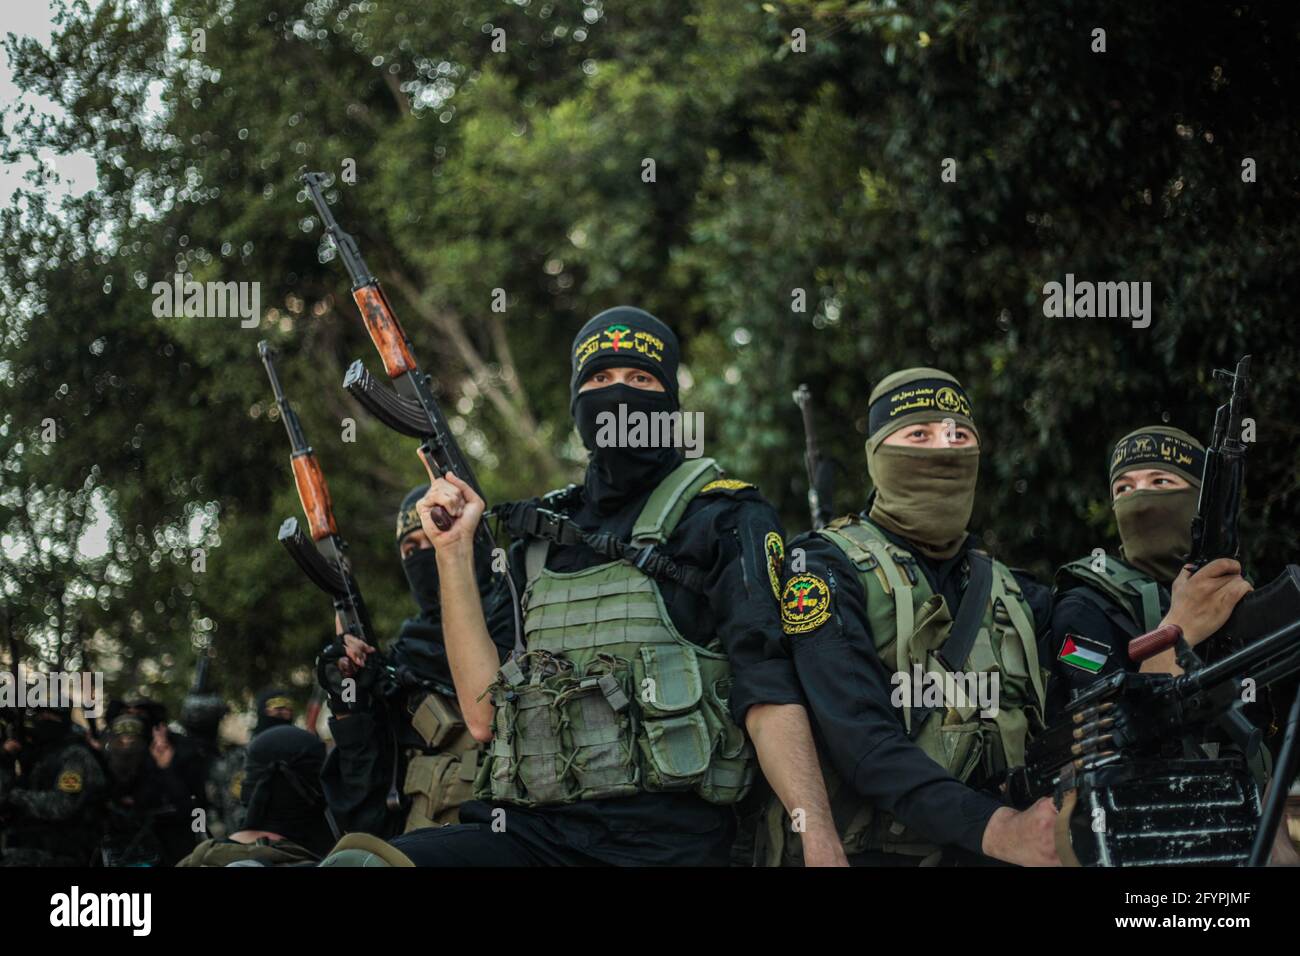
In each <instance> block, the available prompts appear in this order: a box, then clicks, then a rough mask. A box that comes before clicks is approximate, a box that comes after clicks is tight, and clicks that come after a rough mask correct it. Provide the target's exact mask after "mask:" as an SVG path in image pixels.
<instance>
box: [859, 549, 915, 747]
mask: <svg viewBox="0 0 1300 956" xmlns="http://www.w3.org/2000/svg"><path fill="white" fill-rule="evenodd" d="M862 543H863V544H864V545H865V546H866V548H867V550H868V551H870V552H871V556H872V557H874V558H875V559H876V562H877V563H878V564H879V565H880V568H881V570H883V571H884V572H885V580H886V581H888V582H889V591H890V593H891V594H892V595H893V598H894V634H895V640H896V641H897V647H895V648H894V650H895V656H894V659H895V661H896V669H897V671H898V673H900V674H903V675H907V674H909V673H910V672H911V667H910V666H909V665H910V663H911V662H910V660H909V659H908V656H907V652H908V645H910V644H911V642H912V629H913V627H915V625H916V620H915V614H914V611H915V609H914V608H913V607H912V585H911V584H909V583H908V582H907V580H906V579H905V578H904V577H903V575H902V573H901V572H900V571H899V570H898V565H897V564H896V563H895V562H894V556H893V555H892V554H890V553H889V549H888V548H886V547H885V542H883V541H881V540H880V539H879V538H877V537H876V536H875V535H871V534H868V535H867V536H866V537H865V538H864V539H863V541H862ZM903 726H904V727H906V728H907V730H908V732H909V733H910V732H911V730H912V708H911V707H904V708H903Z"/></svg>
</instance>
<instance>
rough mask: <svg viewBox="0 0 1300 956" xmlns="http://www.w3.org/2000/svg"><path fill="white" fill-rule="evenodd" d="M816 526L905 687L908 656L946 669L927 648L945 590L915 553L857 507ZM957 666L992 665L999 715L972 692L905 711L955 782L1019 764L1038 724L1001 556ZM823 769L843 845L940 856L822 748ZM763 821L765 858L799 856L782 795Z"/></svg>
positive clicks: (1021, 624) (1014, 588)
mask: <svg viewBox="0 0 1300 956" xmlns="http://www.w3.org/2000/svg"><path fill="white" fill-rule="evenodd" d="M816 533H817V534H820V535H821V536H822V537H824V538H826V539H827V540H829V541H831V542H833V543H834V544H836V545H837V546H838V547H839V548H840V549H841V550H842V551H843V552H844V553H845V554H846V555H847V556H848V557H849V560H851V561H852V562H853V564H854V566H855V567H856V568H857V569H858V574H859V578H860V580H861V582H862V588H863V591H864V593H865V595H866V608H867V618H868V622H869V624H870V626H871V634H872V638H873V639H874V641H875V647H876V653H877V654H878V655H879V657H880V660H881V661H882V662H883V663H884V665H885V666H886V668H888V669H890V670H892V671H894V672H895V673H901V674H903V675H905V677H906V678H907V680H908V683H909V686H910V685H911V678H912V674H913V666H914V665H917V664H919V665H921V666H922V667H923V668H924V671H925V672H926V673H927V674H932V673H938V674H943V673H945V672H946V668H944V666H943V664H942V663H941V662H940V661H939V660H938V659H937V658H936V657H935V656H934V654H935V651H937V650H939V649H940V648H942V647H943V646H944V643H945V641H947V639H948V636H949V633H950V632H951V630H952V624H953V617H952V615H951V614H950V613H949V610H948V608H947V606H946V602H945V601H944V598H943V596H942V595H938V594H934V593H933V591H932V590H931V589H930V585H929V582H928V581H927V580H926V578H925V575H924V574H923V573H922V572H921V570H920V568H919V567H917V565H916V559H915V558H914V557H913V556H912V555H911V554H910V553H909V552H907V551H905V550H903V549H902V548H900V547H898V546H897V545H895V544H894V543H893V542H892V541H890V540H889V539H888V538H886V537H885V535H884V533H883V532H881V531H880V529H879V528H877V527H876V526H875V525H874V524H873V523H872V522H870V521H869V520H867V519H865V518H862V517H860V516H858V515H850V516H848V517H845V518H840V519H838V520H836V521H833V522H831V523H830V524H829V525H827V526H826V527H825V528H824V529H822V530H821V531H818V532H816ZM957 667H958V668H960V669H961V670H962V671H963V672H964V673H966V674H989V673H995V672H996V673H997V674H998V695H997V698H996V704H997V707H998V713H997V715H996V716H994V717H984V716H981V714H980V712H979V706H978V701H977V700H974V699H972V700H970V702H969V704H964V705H963V706H961V707H956V706H948V707H947V709H946V712H945V711H944V710H942V709H941V710H940V711H939V712H937V713H934V714H931V715H930V717H929V718H928V719H927V720H925V722H924V724H922V725H921V728H920V730H919V733H917V732H914V731H913V728H912V721H913V719H914V717H915V714H914V713H913V709H914V708H915V707H917V706H919V705H920V703H921V702H919V701H917V702H914V704H913V708H905V709H904V710H903V722H904V726H905V727H906V728H907V729H908V732H909V734H910V735H911V736H912V739H913V741H914V742H915V743H916V745H917V746H918V747H920V748H921V749H922V750H923V751H924V752H925V753H926V755H927V756H929V757H930V758H931V759H932V760H934V761H935V762H936V763H938V764H939V765H940V766H942V767H943V768H944V769H945V770H947V771H948V772H949V773H950V774H952V776H953V777H955V778H956V779H958V780H960V781H962V782H970V781H980V780H986V779H990V778H991V777H993V776H994V775H996V774H998V773H1001V772H1002V771H1004V770H1005V769H1006V768H1008V767H1013V766H1017V765H1019V764H1023V763H1024V759H1025V741H1026V739H1027V737H1028V735H1029V733H1030V732H1031V730H1032V731H1037V730H1039V729H1041V727H1042V715H1043V713H1044V695H1043V679H1042V673H1041V671H1040V670H1039V666H1038V647H1037V644H1036V642H1035V634H1034V625H1033V616H1032V612H1031V611H1030V608H1029V605H1028V604H1027V602H1026V601H1025V598H1024V595H1023V594H1022V593H1021V590H1020V585H1019V584H1018V583H1017V582H1016V579H1015V577H1014V576H1013V575H1012V574H1011V572H1010V570H1008V569H1007V567H1006V566H1005V565H1003V564H1002V563H1001V562H999V561H993V583H992V590H991V593H990V596H989V602H988V606H987V608H986V609H985V611H984V616H983V619H982V620H981V622H980V626H979V631H978V634H977V637H976V639H975V643H974V645H973V646H972V648H971V651H970V655H969V657H967V659H966V660H965V661H963V662H961V663H960V664H957ZM945 703H947V702H946V701H945ZM822 772H823V774H824V776H825V778H826V790H827V796H828V797H829V799H830V803H831V812H832V816H833V817H834V819H835V823H836V827H837V829H838V830H839V833H840V838H841V840H842V841H843V843H844V851H845V853H847V854H855V853H862V852H865V851H868V850H871V851H882V852H886V853H902V854H907V855H910V856H921V857H931V858H934V859H937V858H938V850H939V848H938V847H936V846H934V845H933V844H930V843H927V842H926V841H925V839H924V837H922V836H921V835H920V834H918V833H915V832H914V831H912V830H909V829H907V828H906V827H905V826H904V825H903V824H902V822H901V821H899V820H897V819H895V818H894V817H893V816H892V815H890V814H888V813H885V812H884V811H877V810H875V809H874V808H873V807H872V806H871V805H870V804H868V803H866V802H864V801H863V800H862V798H861V797H859V796H857V795H856V793H854V792H853V789H852V787H851V785H849V784H847V783H845V782H844V781H843V780H842V779H841V778H840V777H839V775H838V774H837V773H836V772H835V770H834V768H833V767H831V764H830V761H829V760H827V759H826V758H825V757H824V756H823V758H822ZM765 829H766V834H765V836H766V841H765V845H766V850H765V856H766V862H767V863H768V865H780V864H783V863H784V864H786V865H789V864H794V863H797V862H798V861H799V859H800V858H801V848H800V845H799V839H798V834H796V833H792V832H790V831H791V826H790V821H789V819H788V817H787V816H786V814H785V811H784V808H783V807H782V806H781V804H780V802H779V801H773V802H772V804H771V805H769V808H768V815H767V826H766V828H765Z"/></svg>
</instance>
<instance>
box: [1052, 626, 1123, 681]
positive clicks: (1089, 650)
mask: <svg viewBox="0 0 1300 956" xmlns="http://www.w3.org/2000/svg"><path fill="white" fill-rule="evenodd" d="M1108 657H1110V648H1109V647H1107V646H1106V645H1105V644H1101V643H1099V642H1097V641H1090V640H1088V639H1087V638H1086V637H1080V636H1079V635H1078V634H1067V635H1065V643H1064V644H1062V645H1061V653H1059V654H1057V655H1056V659H1057V660H1058V661H1064V662H1065V663H1067V664H1069V665H1070V666H1071V667H1077V668H1079V670H1081V671H1087V672H1088V673H1089V674H1096V673H1097V672H1098V671H1100V670H1101V669H1102V668H1103V667H1105V666H1106V658H1108Z"/></svg>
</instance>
